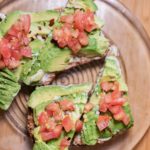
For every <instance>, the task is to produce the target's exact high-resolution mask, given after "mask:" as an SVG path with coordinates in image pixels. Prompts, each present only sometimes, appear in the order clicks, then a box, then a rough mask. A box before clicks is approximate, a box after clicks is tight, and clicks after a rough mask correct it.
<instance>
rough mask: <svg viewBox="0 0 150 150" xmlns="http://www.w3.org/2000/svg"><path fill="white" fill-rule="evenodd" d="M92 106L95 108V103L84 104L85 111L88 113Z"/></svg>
mask: <svg viewBox="0 0 150 150" xmlns="http://www.w3.org/2000/svg"><path fill="white" fill-rule="evenodd" d="M92 108H93V104H92V103H90V102H89V103H87V104H85V106H84V113H87V112H89V111H90V110H92Z"/></svg>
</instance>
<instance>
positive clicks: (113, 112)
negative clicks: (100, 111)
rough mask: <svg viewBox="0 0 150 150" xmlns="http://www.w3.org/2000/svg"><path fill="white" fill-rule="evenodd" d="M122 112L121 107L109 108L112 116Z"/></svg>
mask: <svg viewBox="0 0 150 150" xmlns="http://www.w3.org/2000/svg"><path fill="white" fill-rule="evenodd" d="M120 110H121V106H110V107H109V111H110V112H111V113H112V114H117V113H118V112H120Z"/></svg>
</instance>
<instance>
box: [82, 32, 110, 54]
mask: <svg viewBox="0 0 150 150" xmlns="http://www.w3.org/2000/svg"><path fill="white" fill-rule="evenodd" d="M108 48H109V41H108V39H106V38H105V37H104V36H103V35H101V34H100V33H99V31H98V30H97V31H93V32H92V33H91V34H89V44H88V45H87V46H85V47H82V48H81V50H80V54H82V55H85V56H90V57H92V56H103V55H104V54H105V53H106V51H107V50H108Z"/></svg>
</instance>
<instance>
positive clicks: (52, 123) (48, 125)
mask: <svg viewBox="0 0 150 150" xmlns="http://www.w3.org/2000/svg"><path fill="white" fill-rule="evenodd" d="M55 127H56V122H55V121H54V120H52V119H49V120H48V122H47V123H46V128H47V130H48V131H53V130H54V129H55Z"/></svg>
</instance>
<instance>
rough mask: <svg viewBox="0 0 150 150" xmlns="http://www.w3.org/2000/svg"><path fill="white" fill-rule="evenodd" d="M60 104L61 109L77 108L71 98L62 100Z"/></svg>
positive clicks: (72, 109) (71, 109)
mask: <svg viewBox="0 0 150 150" xmlns="http://www.w3.org/2000/svg"><path fill="white" fill-rule="evenodd" d="M59 104H60V107H61V109H62V110H64V111H66V110H69V111H74V109H75V108H74V104H73V102H72V101H69V100H61V101H60V102H59Z"/></svg>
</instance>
